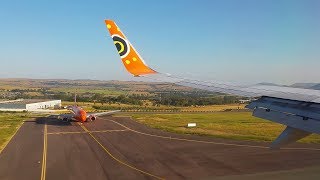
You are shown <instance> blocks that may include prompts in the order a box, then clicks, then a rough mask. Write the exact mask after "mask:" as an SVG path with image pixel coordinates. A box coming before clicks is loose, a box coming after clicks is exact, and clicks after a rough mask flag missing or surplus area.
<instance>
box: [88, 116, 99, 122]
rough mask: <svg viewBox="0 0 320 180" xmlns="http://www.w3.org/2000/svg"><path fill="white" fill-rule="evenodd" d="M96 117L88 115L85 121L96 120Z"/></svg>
mask: <svg viewBox="0 0 320 180" xmlns="http://www.w3.org/2000/svg"><path fill="white" fill-rule="evenodd" d="M96 119H97V117H96V116H95V115H90V116H89V117H88V118H87V121H94V120H96Z"/></svg>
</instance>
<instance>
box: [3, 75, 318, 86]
mask: <svg viewBox="0 0 320 180" xmlns="http://www.w3.org/2000/svg"><path fill="white" fill-rule="evenodd" d="M1 80H39V81H40V80H48V81H49V80H57V81H60V80H67V81H105V82H108V81H118V82H141V83H170V84H172V82H166V81H152V80H151V81H150V80H149V81H148V80H147V79H142V78H140V79H138V78H136V77H133V79H131V80H116V79H110V80H99V79H65V78H64V79H63V78H2V77H0V81H1ZM173 84H174V83H173ZM256 84H269V85H279V86H292V85H297V84H314V85H318V84H320V82H294V83H292V84H277V83H272V82H258V83H256Z"/></svg>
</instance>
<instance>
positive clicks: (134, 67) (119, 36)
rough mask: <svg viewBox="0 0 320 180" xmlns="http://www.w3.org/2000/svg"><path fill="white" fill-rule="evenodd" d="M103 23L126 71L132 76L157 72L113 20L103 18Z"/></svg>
mask: <svg viewBox="0 0 320 180" xmlns="http://www.w3.org/2000/svg"><path fill="white" fill-rule="evenodd" d="M105 23H106V26H107V28H108V30H109V32H110V35H111V37H112V39H113V42H114V45H115V46H116V48H117V50H118V53H119V55H120V57H121V59H122V63H123V64H124V66H125V67H126V69H127V71H129V72H130V73H131V74H132V75H134V76H140V75H146V74H155V73H157V72H156V71H155V70H153V69H151V68H150V67H148V65H147V64H146V63H145V62H144V61H143V59H142V58H141V56H140V55H139V53H138V52H137V51H136V50H135V49H134V47H133V46H132V45H131V43H130V42H129V41H128V39H127V38H126V36H125V35H124V34H123V33H122V32H121V30H120V28H119V27H118V26H117V25H116V23H115V22H114V21H112V20H105Z"/></svg>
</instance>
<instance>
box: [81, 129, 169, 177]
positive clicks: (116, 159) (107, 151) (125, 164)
mask: <svg viewBox="0 0 320 180" xmlns="http://www.w3.org/2000/svg"><path fill="white" fill-rule="evenodd" d="M78 124H79V125H80V127H82V129H83V130H84V131H85V132H87V133H88V134H89V135H90V136H91V137H92V139H93V140H95V141H96V142H97V143H98V144H99V145H100V146H101V148H102V149H103V150H104V151H105V152H106V153H107V154H108V155H109V156H110V157H111V158H112V159H114V160H115V161H117V162H118V163H120V164H122V165H124V166H127V167H129V168H131V169H133V170H136V171H138V172H140V173H142V174H145V175H148V176H151V177H153V178H156V179H164V178H162V177H159V176H156V175H153V174H151V173H148V172H146V171H144V170H141V169H138V168H136V167H134V166H132V165H130V164H128V163H126V162H123V161H121V160H120V159H118V158H116V157H115V156H113V155H112V154H111V153H110V151H109V150H108V149H107V148H106V147H105V146H103V145H102V144H101V143H100V142H99V141H98V140H97V139H96V138H95V137H94V136H93V135H92V132H91V131H89V130H88V129H87V128H86V127H85V126H84V125H82V124H80V123H78Z"/></svg>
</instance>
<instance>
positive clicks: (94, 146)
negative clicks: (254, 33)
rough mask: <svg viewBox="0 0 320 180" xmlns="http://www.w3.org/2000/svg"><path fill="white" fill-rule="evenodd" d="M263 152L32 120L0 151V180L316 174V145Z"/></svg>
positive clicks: (126, 125)
mask: <svg viewBox="0 0 320 180" xmlns="http://www.w3.org/2000/svg"><path fill="white" fill-rule="evenodd" d="M268 145H269V143H258V142H249V141H235V140H225V139H218V138H212V137H200V136H194V135H179V134H174V133H169V132H163V131H160V130H156V129H151V128H149V127H147V126H145V125H142V124H140V123H137V122H135V121H133V120H131V119H130V118H128V117H111V116H105V117H101V118H98V119H97V120H96V121H94V122H90V123H84V124H80V123H77V122H71V123H66V122H62V121H60V120H57V119H50V118H38V119H35V120H30V121H25V122H24V124H23V125H22V126H21V128H20V129H19V131H18V132H17V133H16V135H15V136H14V137H13V138H12V140H11V141H10V142H9V144H8V145H7V146H6V147H5V149H4V150H3V151H2V152H1V154H0V179H42V180H44V179H48V180H54V179H77V180H82V179H97V180H98V179H212V178H217V177H219V178H224V179H225V178H228V177H230V179H232V178H233V177H236V178H235V179H239V176H243V177H247V176H248V175H249V176H255V175H259V174H262V175H264V174H268V173H273V174H274V173H277V172H281V173H279V174H280V175H281V176H279V179H281V178H283V172H289V175H290V171H291V172H295V176H294V177H299V170H300V171H301V169H305V168H317V167H320V145H308V144H299V143H296V144H294V145H292V146H291V147H288V148H284V149H281V150H270V149H269V148H268ZM319 169H320V168H318V170H319ZM318 170H317V172H318ZM297 172H298V173H297ZM287 174H288V173H287ZM300 174H301V177H302V176H303V177H305V176H306V174H305V173H300ZM311 174H312V176H310V178H311V179H312V178H314V177H315V178H316V179H318V178H319V177H320V176H319V175H317V174H318V173H317V174H316V175H315V174H314V173H311ZM307 175H308V174H307ZM269 176H270V175H266V177H269ZM272 177H273V178H276V177H277V176H275V175H272ZM301 177H300V178H301ZM310 178H309V179H310ZM253 179H254V178H253Z"/></svg>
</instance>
